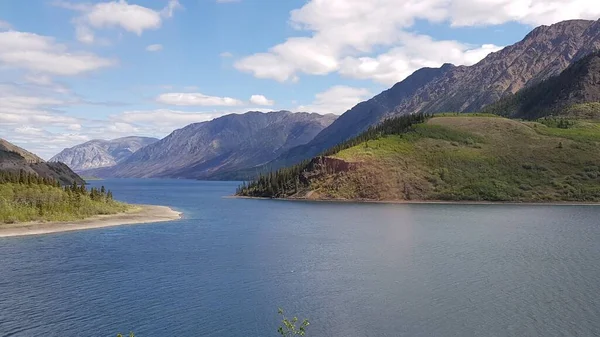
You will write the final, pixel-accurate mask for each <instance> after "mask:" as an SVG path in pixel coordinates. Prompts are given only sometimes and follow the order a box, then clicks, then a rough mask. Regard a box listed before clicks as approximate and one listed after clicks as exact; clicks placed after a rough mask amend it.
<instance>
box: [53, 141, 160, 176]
mask: <svg viewBox="0 0 600 337" xmlns="http://www.w3.org/2000/svg"><path fill="white" fill-rule="evenodd" d="M157 141H158V139H156V138H148V137H124V138H118V139H113V140H91V141H89V142H86V143H83V144H80V145H77V146H74V147H72V148H68V149H64V150H62V151H61V152H60V153H59V154H57V155H56V156H54V157H52V158H51V159H50V161H51V162H61V163H65V164H67V165H68V166H69V167H70V168H71V169H73V170H74V171H77V172H82V171H85V170H89V169H95V168H101V167H110V166H114V165H116V164H118V163H120V162H122V161H124V160H125V159H127V158H129V157H130V156H131V155H132V154H133V153H135V152H136V151H138V150H139V149H141V148H142V147H144V146H146V145H150V144H152V143H155V142H157Z"/></svg>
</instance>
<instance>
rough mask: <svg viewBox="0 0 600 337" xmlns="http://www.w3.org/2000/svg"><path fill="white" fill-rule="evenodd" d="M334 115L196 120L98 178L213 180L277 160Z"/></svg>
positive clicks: (98, 172)
mask: <svg viewBox="0 0 600 337" xmlns="http://www.w3.org/2000/svg"><path fill="white" fill-rule="evenodd" d="M336 117H337V116H335V115H319V114H315V113H313V114H309V113H292V112H289V111H276V112H269V113H262V112H256V111H252V112H247V113H245V114H231V115H227V116H223V117H220V118H217V119H214V120H212V121H209V122H203V123H196V124H191V125H188V126H186V127H184V128H183V129H180V130H176V131H174V132H172V133H171V134H170V135H168V136H167V137H165V138H164V139H162V140H160V141H158V142H156V143H153V144H151V145H148V146H146V147H144V148H142V149H141V150H139V151H137V152H136V153H134V154H133V155H131V156H130V157H129V158H127V159H126V160H124V161H123V162H121V163H119V164H117V165H115V166H114V167H111V168H105V169H99V170H90V171H86V174H91V175H94V176H97V177H139V178H147V177H169V178H192V179H213V178H215V177H216V176H217V175H222V174H226V173H227V172H229V171H233V170H237V169H240V168H244V167H253V166H256V165H261V164H264V163H266V162H269V161H270V160H273V159H274V158H276V157H277V156H278V155H280V154H281V153H283V152H284V151H286V150H288V149H290V148H293V147H295V146H298V145H301V144H305V143H307V142H309V141H310V140H311V139H312V138H313V137H314V136H315V135H316V134H317V133H319V132H320V131H321V130H323V128H325V127H327V126H328V125H330V124H331V123H332V122H333V121H334V120H335V118H336Z"/></svg>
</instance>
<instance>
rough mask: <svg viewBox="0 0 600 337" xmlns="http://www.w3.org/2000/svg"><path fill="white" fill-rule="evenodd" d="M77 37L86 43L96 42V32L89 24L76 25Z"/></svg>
mask: <svg viewBox="0 0 600 337" xmlns="http://www.w3.org/2000/svg"><path fill="white" fill-rule="evenodd" d="M75 37H76V38H77V40H78V41H79V42H83V43H86V44H92V43H94V41H96V37H95V36H94V32H93V31H92V30H91V29H90V28H89V27H88V26H84V25H79V26H76V27H75Z"/></svg>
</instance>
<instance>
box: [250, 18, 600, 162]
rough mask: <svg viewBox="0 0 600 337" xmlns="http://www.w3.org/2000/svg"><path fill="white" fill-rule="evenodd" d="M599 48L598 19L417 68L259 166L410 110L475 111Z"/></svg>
mask: <svg viewBox="0 0 600 337" xmlns="http://www.w3.org/2000/svg"><path fill="white" fill-rule="evenodd" d="M599 49H600V20H599V21H588V20H571V21H564V22H560V23H557V24H554V25H551V26H540V27H538V28H535V29H534V30H533V31H532V32H530V33H529V34H528V35H527V36H525V38H524V39H523V40H522V41H520V42H518V43H516V44H514V45H511V46H508V47H506V48H504V49H502V50H501V51H498V52H495V53H491V54H489V55H488V56H487V57H485V58H484V59H483V60H481V61H480V62H479V63H477V64H475V65H472V66H458V67H454V66H452V65H444V66H442V67H441V68H439V69H427V68H425V69H420V70H418V71H416V72H415V73H414V74H413V75H411V76H409V77H407V78H406V79H405V80H403V81H402V82H399V83H398V84H396V85H395V86H394V87H392V88H391V89H390V90H388V91H385V92H383V93H381V94H379V95H377V96H375V97H373V98H372V99H370V100H368V101H366V102H363V103H359V104H358V105H356V106H355V107H353V108H352V109H350V110H348V111H347V112H346V113H344V114H343V115H342V116H340V117H339V118H338V120H336V121H335V122H334V123H332V124H331V125H330V126H329V127H327V128H325V129H324V130H323V131H321V132H320V133H319V134H318V135H317V136H316V137H315V138H314V139H313V140H312V141H310V142H309V143H307V144H306V145H302V146H300V147H298V148H293V149H291V150H290V151H288V152H285V153H283V154H282V155H281V156H279V157H278V158H277V159H275V160H274V161H273V162H271V163H269V165H266V166H264V167H262V168H259V169H260V170H267V169H273V168H279V167H283V166H286V165H290V164H293V163H297V162H299V161H301V160H303V159H307V158H311V157H313V156H315V155H317V154H319V153H321V152H322V151H325V150H326V149H328V148H330V147H332V146H333V145H335V144H338V143H340V142H343V141H345V140H347V139H350V138H352V137H354V136H356V135H358V134H360V133H361V132H363V131H365V130H367V129H368V128H369V127H370V126H372V125H376V124H377V123H380V122H381V121H383V120H384V119H386V118H390V117H394V116H401V115H405V114H412V113H440V112H448V111H453V112H476V111H480V110H481V109H482V108H483V107H484V106H486V105H488V104H491V103H494V102H496V101H498V100H499V99H500V98H502V97H504V96H505V95H510V94H514V93H516V92H518V91H519V90H521V89H522V88H525V87H529V86H533V85H535V84H538V83H540V82H541V81H543V80H545V79H548V78H550V77H552V76H556V75H558V74H560V73H561V72H562V71H563V70H565V69H566V68H567V67H568V66H569V65H571V64H573V63H574V62H576V61H577V60H579V59H581V58H583V57H584V56H586V55H588V54H590V53H593V52H595V51H597V50H599ZM259 169H257V168H255V169H254V171H257V170H259ZM249 171H250V170H248V171H247V172H249Z"/></svg>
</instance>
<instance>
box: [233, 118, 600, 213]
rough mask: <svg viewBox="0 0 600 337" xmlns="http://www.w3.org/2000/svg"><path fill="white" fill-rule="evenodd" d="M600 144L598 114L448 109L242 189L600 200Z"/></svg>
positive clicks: (380, 196) (285, 193)
mask: <svg viewBox="0 0 600 337" xmlns="http://www.w3.org/2000/svg"><path fill="white" fill-rule="evenodd" d="M559 126H560V127H559ZM599 142H600V123H599V122H597V121H591V120H572V121H570V122H569V123H566V124H565V123H561V122H560V121H558V120H555V119H542V120H539V121H535V122H523V121H516V120H510V119H506V118H501V117H496V116H489V115H481V116H477V115H472V114H467V115H459V114H455V115H442V116H438V117H433V118H430V119H428V120H427V121H426V122H425V123H414V124H413V125H411V126H409V127H408V128H406V132H401V133H396V134H390V133H386V134H384V135H381V133H379V134H378V135H376V136H373V137H371V139H370V140H369V137H367V140H366V141H361V142H358V143H356V144H350V145H352V146H349V147H347V148H344V147H345V146H342V147H341V150H339V151H331V152H332V153H330V154H329V155H327V156H324V157H317V158H314V159H312V160H311V161H308V162H304V163H302V164H301V165H299V166H297V167H296V168H288V169H284V170H281V171H279V172H277V173H273V174H270V175H267V176H263V177H261V178H260V179H259V180H256V181H253V182H251V183H250V184H249V185H248V186H242V187H241V188H240V190H239V191H238V194H239V195H245V196H266V197H289V198H304V199H325V200H331V199H334V200H452V201H461V200H469V201H517V202H548V201H600V152H599V151H598V150H597V149H598V145H599ZM261 180H262V181H261ZM269 186H270V187H269Z"/></svg>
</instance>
